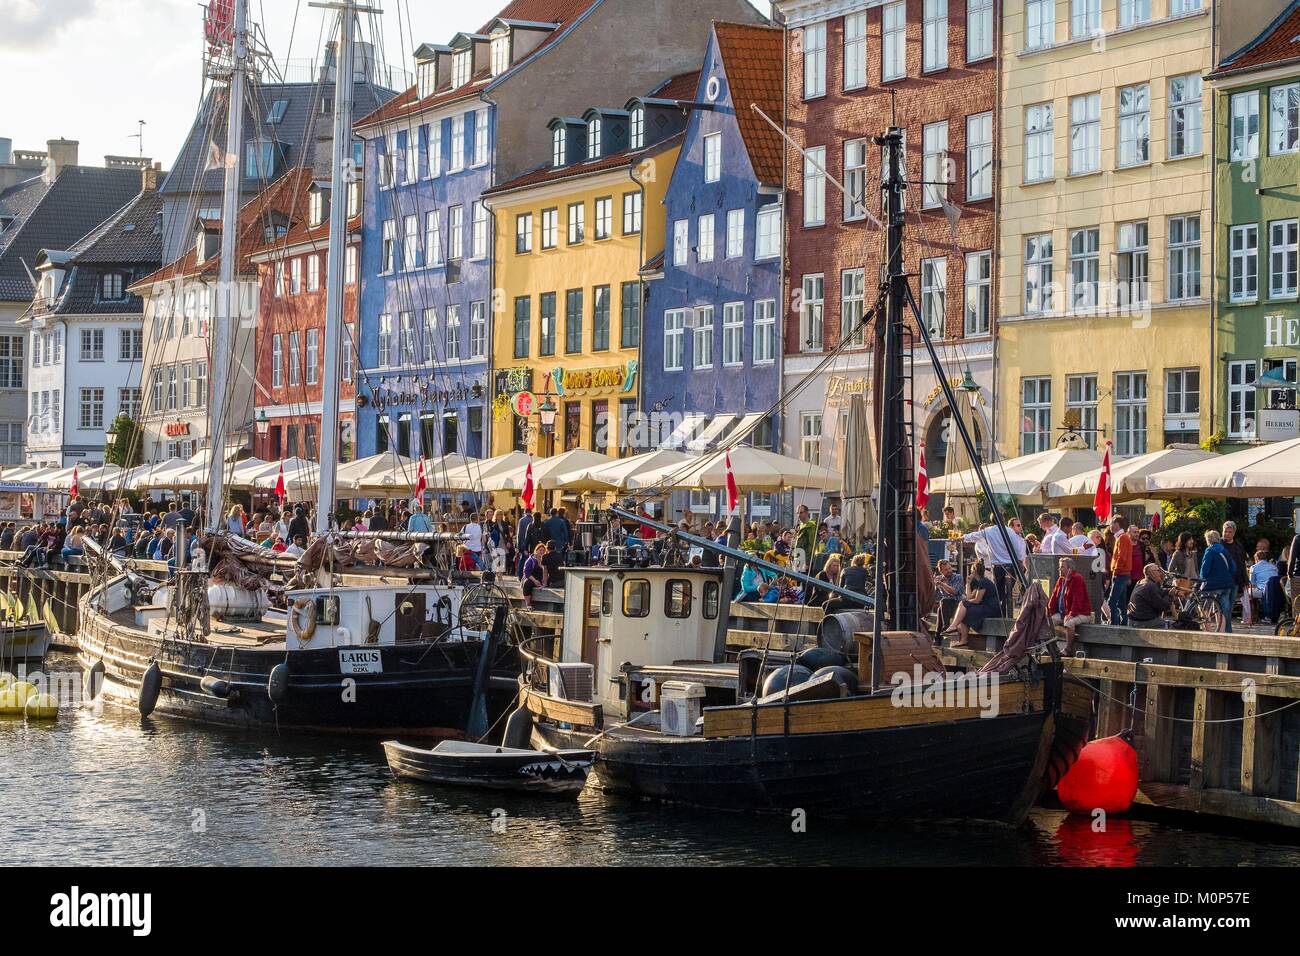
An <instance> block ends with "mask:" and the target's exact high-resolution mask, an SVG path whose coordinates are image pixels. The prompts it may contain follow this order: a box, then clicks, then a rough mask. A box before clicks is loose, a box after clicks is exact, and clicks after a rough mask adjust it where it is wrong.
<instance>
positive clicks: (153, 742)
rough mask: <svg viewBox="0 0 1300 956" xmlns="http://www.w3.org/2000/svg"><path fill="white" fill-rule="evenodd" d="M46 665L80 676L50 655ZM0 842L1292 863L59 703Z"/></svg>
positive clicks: (10, 854)
mask: <svg viewBox="0 0 1300 956" xmlns="http://www.w3.org/2000/svg"><path fill="white" fill-rule="evenodd" d="M52 666H53V667H54V668H55V669H57V670H61V671H69V670H73V669H75V664H73V663H72V662H71V659H70V658H67V657H65V656H61V655H56V656H55V658H54V660H53V663H52ZM0 755H2V757H3V759H2V760H0V767H3V772H2V775H0V792H2V793H3V794H4V809H3V811H0V840H2V841H3V845H4V846H5V847H7V848H8V849H7V852H6V858H7V860H8V862H10V863H17V864H20V865H53V864H63V865H91V866H94V865H127V864H130V865H144V866H162V865H190V864H218V865H221V864H241V865H253V866H274V865H288V864H304V865H316V866H319V865H336V864H342V865H356V864H361V865H374V864H417V865H421V864H423V865H427V864H447V865H458V864H468V865H498V864H509V865H538V864H541V865H548V864H549V865H616V864H642V865H683V864H732V865H735V864H742V865H745V864H748V865H782V864H792V863H793V864H840V865H844V864H863V865H963V864H965V865H990V866H993V865H1011V866H1018V865H1025V866H1034V865H1045V866H1091V865H1099V866H1136V865H1151V864H1154V865H1173V866H1209V865H1219V866H1224V865H1227V866H1238V865H1241V866H1297V865H1300V839H1298V840H1297V841H1296V842H1295V843H1293V844H1292V845H1287V844H1286V843H1285V842H1284V840H1285V836H1286V835H1279V834H1277V833H1276V832H1265V833H1257V832H1253V831H1252V832H1249V833H1246V834H1243V833H1240V832H1234V833H1223V832H1207V831H1204V830H1199V829H1187V828H1184V827H1181V826H1175V825H1170V824H1168V823H1164V822H1160V823H1156V822H1149V821H1146V820H1118V819H1112V820H1111V821H1109V825H1108V827H1107V829H1106V832H1104V833H1097V832H1094V831H1093V829H1092V827H1091V821H1089V820H1086V819H1078V818H1074V817H1070V816H1067V815H1066V814H1064V813H1060V812H1056V811H1048V810H1037V811H1035V812H1034V814H1033V816H1032V817H1031V819H1030V822H1029V823H1028V824H1027V825H1026V826H1025V827H1023V828H1020V829H1018V830H1011V829H1008V828H1005V827H998V826H990V825H978V824H961V825H957V824H952V825H933V824H924V825H916V826H906V825H904V826H890V827H888V828H884V827H862V826H853V825H849V824H845V823H839V822H831V821H820V820H817V819H812V820H809V821H808V824H807V829H806V831H805V832H794V829H793V827H792V822H791V820H790V819H788V818H785V817H780V816H744V815H739V814H736V815H732V814H726V813H707V812H703V811H695V810H688V809H683V808H678V807H669V806H662V805H658V804H652V803H648V802H643V801H636V800H628V799H623V798H615V797H610V796H607V795H604V794H601V793H597V792H593V791H592V790H591V788H588V790H587V791H586V792H584V793H583V795H582V796H581V797H580V798H579V799H578V800H577V801H560V800H555V799H553V798H541V797H518V796H510V795H502V794H492V793H488V792H478V791H473V790H460V789H452V788H442V787H434V786H428V785H423V784H413V783H399V782H397V781H395V780H393V779H392V777H391V776H390V775H389V773H388V770H387V767H386V766H385V764H384V759H383V754H382V752H381V750H380V748H379V745H378V743H377V742H376V741H374V740H370V739H348V738H326V737H302V736H297V735H284V736H277V735H275V734H272V733H250V732H242V731H229V730H222V729H216V728H210V727H201V726H198V725H194V724H190V723H186V722H183V721H174V720H169V719H158V718H152V719H148V720H142V719H141V718H140V717H139V715H137V714H135V713H133V712H129V711H124V710H115V709H112V708H108V709H100V710H98V711H97V710H96V709H94V708H92V707H88V706H85V707H80V708H78V707H73V708H69V709H66V710H65V711H64V713H63V714H61V715H60V717H59V719H58V721H57V722H55V723H43V724H36V723H32V724H28V723H25V722H24V721H23V720H21V719H14V718H0Z"/></svg>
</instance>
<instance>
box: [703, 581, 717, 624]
mask: <svg viewBox="0 0 1300 956" xmlns="http://www.w3.org/2000/svg"><path fill="white" fill-rule="evenodd" d="M718 591H719V588H718V582H717V581H705V582H704V616H705V617H706V618H708V619H709V620H710V621H715V620H717V618H718Z"/></svg>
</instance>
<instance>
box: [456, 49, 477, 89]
mask: <svg viewBox="0 0 1300 956" xmlns="http://www.w3.org/2000/svg"><path fill="white" fill-rule="evenodd" d="M473 68H474V50H473V48H472V47H471V48H470V49H468V50H461V51H459V52H458V53H456V55H455V56H453V57H452V59H451V87H452V89H459V88H460V87H462V86H464V85H465V84H466V83H468V82H469V78H470V76H471V75H472V72H473Z"/></svg>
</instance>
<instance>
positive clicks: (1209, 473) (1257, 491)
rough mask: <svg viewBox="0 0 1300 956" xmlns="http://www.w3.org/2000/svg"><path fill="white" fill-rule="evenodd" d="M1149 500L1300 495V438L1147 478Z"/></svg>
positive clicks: (1170, 470)
mask: <svg viewBox="0 0 1300 956" xmlns="http://www.w3.org/2000/svg"><path fill="white" fill-rule="evenodd" d="M1146 485H1147V496H1148V497H1151V498H1273V497H1278V498H1281V497H1291V496H1293V495H1300V438H1292V439H1289V440H1287V441H1278V442H1270V443H1268V444H1266V445H1256V446H1254V447H1252V448H1246V449H1243V450H1241V451H1238V452H1233V453H1232V454H1230V455H1216V456H1214V457H1213V458H1209V459H1206V460H1204V461H1198V462H1194V463H1193V464H1190V465H1183V466H1182V467H1181V468H1171V469H1169V470H1168V471H1161V472H1158V473H1156V474H1153V475H1149V476H1148V477H1147V480H1146Z"/></svg>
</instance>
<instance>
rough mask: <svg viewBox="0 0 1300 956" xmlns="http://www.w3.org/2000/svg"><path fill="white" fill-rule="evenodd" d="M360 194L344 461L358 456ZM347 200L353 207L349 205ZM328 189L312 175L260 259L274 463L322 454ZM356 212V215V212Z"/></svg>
mask: <svg viewBox="0 0 1300 956" xmlns="http://www.w3.org/2000/svg"><path fill="white" fill-rule="evenodd" d="M358 197H359V190H357V189H356V187H354V188H353V190H352V195H351V196H350V197H348V199H350V200H351V202H350V208H349V214H350V215H349V220H348V244H347V254H346V256H345V269H344V297H343V316H344V322H345V323H346V326H345V327H346V332H345V334H344V345H343V355H342V363H343V386H342V389H341V390H340V393H339V395H338V396H337V398H336V399H335V400H336V401H337V414H338V418H339V421H340V422H341V423H342V431H341V441H340V459H341V460H342V461H350V460H352V459H353V458H355V457H356V455H355V449H356V437H355V436H356V427H355V419H356V386H355V383H354V381H353V379H354V377H355V375H356V368H357V361H356V342H355V339H356V320H357V290H358V288H359V285H358V283H359V281H360V248H361V217H360V214H359V212H357V209H358V206H357V200H358ZM348 199H345V201H348ZM330 200H331V197H330V188H329V184H328V183H321V182H313V181H312V180H311V178H310V177H309V176H304V177H302V179H301V185H300V186H299V187H298V189H297V193H296V195H295V196H294V197H293V199H292V202H291V203H290V204H289V205H290V208H291V212H289V213H287V214H286V213H281V214H279V215H278V218H277V219H276V220H275V221H274V222H268V223H267V224H266V234H265V239H266V242H265V244H264V245H262V247H261V248H259V249H258V250H256V251H255V252H254V253H253V255H252V257H251V258H252V261H253V262H254V263H255V264H256V266H257V271H258V284H259V286H260V292H259V295H260V303H259V307H260V311H259V320H258V325H257V333H256V348H255V352H254V354H255V356H256V358H255V362H256V375H255V386H254V387H255V390H256V395H255V397H254V403H255V406H256V409H255V413H254V414H255V419H256V421H257V429H256V432H257V434H256V437H255V439H254V454H255V455H256V456H257V457H259V458H263V459H265V460H267V461H276V460H277V459H280V458H289V457H292V456H294V455H297V456H300V457H303V458H308V459H313V460H314V459H316V458H318V457H319V450H320V421H321V409H322V407H323V405H324V404H325V401H324V398H323V396H322V393H321V392H322V378H323V370H324V365H325V287H326V269H327V261H326V260H327V258H328V247H329V230H330V227H329V204H330ZM354 213H355V214H354Z"/></svg>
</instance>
